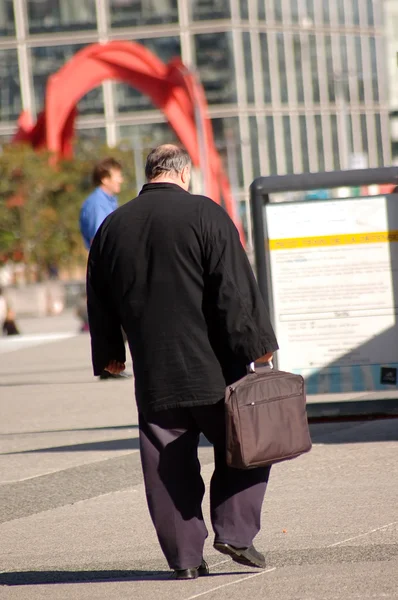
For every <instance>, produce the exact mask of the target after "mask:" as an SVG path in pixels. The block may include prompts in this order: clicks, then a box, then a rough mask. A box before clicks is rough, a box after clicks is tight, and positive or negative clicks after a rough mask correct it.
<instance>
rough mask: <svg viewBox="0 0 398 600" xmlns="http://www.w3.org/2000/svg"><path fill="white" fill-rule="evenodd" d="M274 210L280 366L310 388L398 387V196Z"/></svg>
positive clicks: (270, 211) (271, 230)
mask: <svg viewBox="0 0 398 600" xmlns="http://www.w3.org/2000/svg"><path fill="white" fill-rule="evenodd" d="M266 218H267V225H268V234H269V240H268V245H269V251H270V263H271V279H272V307H273V313H274V315H273V316H274V323H275V328H276V334H277V338H278V342H279V346H280V351H279V352H278V366H279V368H280V369H283V370H288V371H293V372H296V373H301V374H302V375H303V376H304V377H305V378H306V380H307V389H308V393H324V392H342V391H363V390H374V389H386V388H389V387H391V385H393V386H394V387H395V386H396V384H397V368H398V327H397V323H396V314H397V306H398V298H397V293H398V289H397V286H398V281H397V275H398V273H397V270H398V244H397V242H398V206H397V200H396V199H395V198H394V197H393V196H390V197H375V198H356V199H344V200H336V201H333V200H326V201H307V202H298V203H292V204H287V203H286V204H275V205H272V204H270V205H267V207H266Z"/></svg>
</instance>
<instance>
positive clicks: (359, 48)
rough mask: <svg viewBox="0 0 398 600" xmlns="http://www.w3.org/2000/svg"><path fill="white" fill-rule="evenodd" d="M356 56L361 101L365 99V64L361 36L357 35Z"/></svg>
mask: <svg viewBox="0 0 398 600" xmlns="http://www.w3.org/2000/svg"><path fill="white" fill-rule="evenodd" d="M355 56H356V63H357V65H356V70H357V81H358V98H359V101H360V102H364V101H365V86H364V80H363V66H362V45H361V37H360V36H359V35H356V36H355Z"/></svg>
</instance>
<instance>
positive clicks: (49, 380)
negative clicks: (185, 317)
mask: <svg viewBox="0 0 398 600" xmlns="http://www.w3.org/2000/svg"><path fill="white" fill-rule="evenodd" d="M3 359H4V360H3ZM21 365H22V366H23V370H22V371H20V368H21ZM79 377H80V378H81V379H79ZM29 381H30V383H29ZM326 404H327V403H326ZM136 425H137V413H136V409H135V405H134V396H133V384H132V382H131V381H130V382H113V381H106V382H98V381H95V380H93V378H92V376H91V368H90V363H89V344H88V337H87V336H83V335H82V336H76V337H73V338H70V339H65V340H60V341H53V342H51V343H48V344H42V345H41V346H39V347H35V348H33V347H32V348H24V349H21V350H18V351H15V352H12V353H9V354H7V353H5V354H3V355H2V360H1V363H0V444H1V446H0V449H1V454H0V461H1V462H0V474H1V475H2V480H1V481H2V483H0V523H1V524H0V586H1V587H0V598H1V599H3V598H5V599H6V600H8V599H9V598H11V599H14V598H18V599H19V600H25V599H29V600H31V599H32V600H35V599H47V598H48V599H51V600H58V599H59V600H64V599H65V600H69V599H75V598H76V599H79V600H80V599H83V600H84V599H86V598H87V599H89V600H92V599H96V598H98V599H99V598H101V599H102V598H106V599H107V600H108V599H109V600H113V599H116V598H117V599H118V600H120V599H124V598H126V599H127V598H129V599H131V598H134V599H138V600H141V598H142V599H145V600H147V599H152V598H153V599H155V598H156V600H158V598H159V596H160V595H162V596H163V597H164V600H169V599H170V600H171V599H177V600H193V599H194V598H202V597H203V598H205V599H206V598H209V599H215V598H217V599H218V600H223V599H227V598H228V600H234V599H235V598H236V599H238V598H239V599H240V598H242V596H244V595H247V596H248V595H250V596H252V597H255V598H257V597H258V598H272V600H318V599H319V600H323V599H326V600H362V599H363V600H367V599H370V598H372V599H373V600H374V599H376V598H377V599H379V598H380V599H382V598H388V599H393V598H395V599H398V530H397V527H398V504H397V497H398V461H397V456H398V421H397V420H396V419H391V420H384V421H376V422H371V421H366V422H357V423H325V424H319V425H314V426H312V427H311V433H312V438H313V442H314V447H313V450H312V451H311V452H310V453H309V454H308V455H305V456H303V457H301V458H299V459H296V460H294V461H290V462H286V463H283V464H280V465H276V466H275V467H274V468H273V471H272V474H271V478H270V484H269V489H268V492H267V496H266V501H265V503H264V510H263V515H262V521H263V529H262V531H261V532H260V534H259V536H258V538H257V541H256V545H257V546H258V547H259V548H260V549H264V550H266V554H267V560H268V564H269V570H267V571H256V570H250V569H245V568H244V567H241V566H239V565H236V564H235V563H232V562H231V561H230V560H229V559H226V557H223V556H222V555H220V554H217V553H216V552H215V551H214V549H213V548H212V536H211V535H210V536H209V538H208V540H207V543H206V548H205V556H206V559H208V561H209V563H210V565H211V566H212V576H211V577H207V578H201V579H199V580H196V581H189V582H176V581H170V580H169V579H168V578H169V575H170V572H169V570H168V569H167V565H166V563H165V560H164V558H163V556H162V554H161V552H160V549H159V546H158V544H157V540H156V536H155V533H154V531H153V528H152V524H151V522H150V519H149V515H148V512H147V508H146V502H145V494H144V488H143V482H142V473H141V466H140V460H139V453H138V452H137V441H136V440H137V428H136ZM200 458H201V462H202V465H203V470H202V472H203V477H204V480H205V483H206V486H207V487H208V485H209V479H210V476H211V472H212V450H211V448H210V447H209V446H208V444H206V442H205V441H204V442H203V444H202V446H201V448H200ZM204 510H205V515H206V519H207V523H209V516H208V513H209V506H208V497H207V496H206V497H205V503H204Z"/></svg>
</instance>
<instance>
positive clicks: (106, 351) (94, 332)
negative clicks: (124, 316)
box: [87, 235, 126, 375]
mask: <svg viewBox="0 0 398 600" xmlns="http://www.w3.org/2000/svg"><path fill="white" fill-rule="evenodd" d="M87 310H88V321H89V328H90V336H91V356H92V363H93V370H94V375H100V374H101V372H102V371H103V370H104V368H105V367H106V366H107V365H108V364H109V362H110V361H111V360H117V361H119V362H125V360H126V349H125V345H124V341H123V335H122V330H121V323H120V319H119V317H118V314H117V311H116V309H115V307H114V304H113V301H112V296H111V291H110V287H109V285H108V284H107V281H106V277H105V274H104V269H103V261H102V258H101V256H100V236H99V235H97V236H96V237H95V239H94V242H93V244H92V246H91V250H90V254H89V258H88V265H87Z"/></svg>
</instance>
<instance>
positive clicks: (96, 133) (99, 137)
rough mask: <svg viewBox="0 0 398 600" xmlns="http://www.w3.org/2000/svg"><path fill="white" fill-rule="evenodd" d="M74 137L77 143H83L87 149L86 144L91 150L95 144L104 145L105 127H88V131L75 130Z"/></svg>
mask: <svg viewBox="0 0 398 600" xmlns="http://www.w3.org/2000/svg"><path fill="white" fill-rule="evenodd" d="M76 137H77V139H78V140H79V141H81V142H84V145H85V147H86V148H87V145H88V144H92V146H93V150H94V149H95V147H96V144H97V143H100V144H105V143H106V129H105V127H90V129H76Z"/></svg>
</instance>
